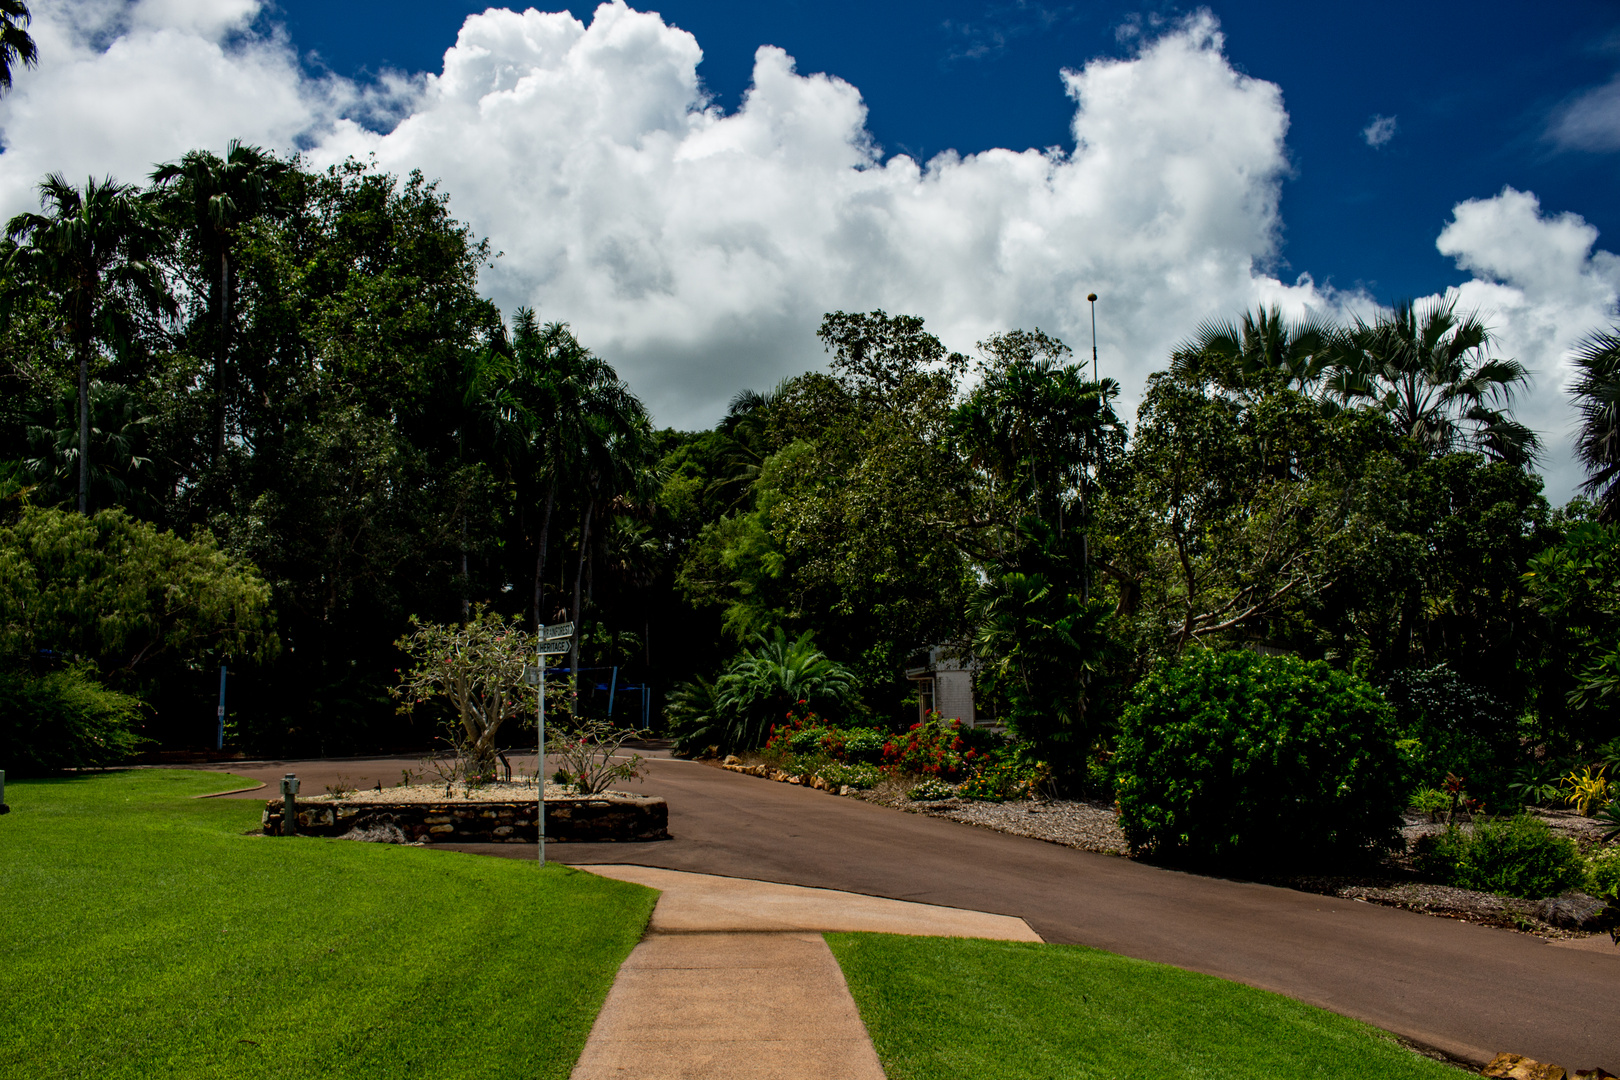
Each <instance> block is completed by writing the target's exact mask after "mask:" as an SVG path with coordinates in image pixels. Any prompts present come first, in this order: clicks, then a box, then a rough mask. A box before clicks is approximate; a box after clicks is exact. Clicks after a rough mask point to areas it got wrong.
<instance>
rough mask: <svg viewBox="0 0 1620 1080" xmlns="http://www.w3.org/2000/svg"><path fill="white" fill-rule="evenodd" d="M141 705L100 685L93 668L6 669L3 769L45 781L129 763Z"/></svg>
mask: <svg viewBox="0 0 1620 1080" xmlns="http://www.w3.org/2000/svg"><path fill="white" fill-rule="evenodd" d="M140 710H141V703H140V701H139V699H137V698H133V697H130V696H129V695H128V694H120V693H119V692H118V691H116V690H109V689H107V688H106V687H105V686H102V685H101V683H99V682H97V681H96V678H95V674H94V669H93V668H92V667H91V666H90V665H88V664H84V665H79V666H75V667H67V668H62V669H60V670H58V671H52V672H49V673H47V674H44V675H34V674H31V673H30V672H28V671H25V670H20V669H10V670H7V669H0V769H5V770H6V772H8V773H10V774H11V775H13V776H40V775H45V774H49V773H54V772H60V771H61V770H63V769H99V768H105V767H106V766H108V765H116V764H118V763H119V762H122V761H124V760H126V759H127V758H128V757H129V756H130V755H131V754H132V753H134V752H135V750H136V748H137V747H138V746H139V745H140V743H141V742H142V739H141V738H140V737H139V736H138V735H136V734H135V730H134V729H135V727H136V726H137V724H138V723H139V721H140Z"/></svg>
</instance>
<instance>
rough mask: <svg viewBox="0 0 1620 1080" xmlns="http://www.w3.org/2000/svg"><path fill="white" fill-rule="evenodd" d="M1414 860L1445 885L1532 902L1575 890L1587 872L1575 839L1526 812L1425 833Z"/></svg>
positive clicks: (1422, 869)
mask: <svg viewBox="0 0 1620 1080" xmlns="http://www.w3.org/2000/svg"><path fill="white" fill-rule="evenodd" d="M1415 862H1416V863H1417V867H1418V869H1419V870H1420V871H1421V872H1422V873H1424V874H1427V875H1428V876H1430V877H1432V878H1434V879H1436V880H1438V881H1440V882H1442V883H1443V884H1446V885H1455V886H1456V887H1457V888H1459V889H1477V890H1478V891H1480V892H1493V893H1502V894H1504V895H1507V896H1520V897H1524V898H1525V899H1528V900H1539V899H1540V898H1542V897H1544V896H1556V895H1558V894H1559V893H1561V892H1564V891H1565V890H1566V889H1573V888H1577V887H1578V886H1579V885H1580V884H1581V882H1582V880H1583V879H1584V878H1585V876H1586V864H1585V862H1584V861H1583V860H1582V859H1581V853H1580V849H1579V848H1577V847H1576V846H1575V843H1574V841H1572V840H1566V839H1564V838H1563V837H1560V836H1555V835H1553V831H1552V830H1551V829H1550V828H1548V827H1547V823H1546V822H1545V821H1542V820H1541V819H1540V818H1535V817H1531V816H1529V815H1528V814H1518V815H1516V816H1514V817H1511V818H1500V819H1498V820H1496V821H1482V822H1480V823H1479V824H1477V825H1475V826H1474V828H1473V829H1471V830H1470V829H1464V828H1458V827H1452V828H1449V829H1447V830H1446V831H1445V832H1443V833H1438V834H1435V835H1432V836H1425V837H1421V838H1420V839H1419V840H1418V845H1417V852H1416V856H1415Z"/></svg>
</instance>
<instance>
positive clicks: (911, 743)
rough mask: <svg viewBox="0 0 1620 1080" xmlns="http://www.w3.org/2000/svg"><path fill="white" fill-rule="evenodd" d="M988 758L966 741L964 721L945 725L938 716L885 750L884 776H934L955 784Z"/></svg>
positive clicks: (950, 722) (893, 740)
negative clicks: (896, 774) (888, 773)
mask: <svg viewBox="0 0 1620 1080" xmlns="http://www.w3.org/2000/svg"><path fill="white" fill-rule="evenodd" d="M985 757H986V753H985V751H984V750H982V749H979V748H976V747H974V746H973V745H971V744H970V743H969V741H968V740H967V739H966V738H964V732H963V730H962V721H960V720H951V721H948V722H947V721H946V720H945V719H944V718H943V717H941V716H940V715H939V713H937V712H930V713H929V714H928V719H926V720H923V721H921V722H920V723H916V724H913V725H911V730H910V731H908V732H906V734H905V735H904V736H901V737H899V738H895V739H890V740H889V742H888V743H887V744H886V745H885V746H884V747H883V769H884V771H885V772H891V773H903V774H911V775H914V776H934V777H938V778H940V779H942V780H956V779H958V778H960V777H961V776H962V775H963V774H964V773H965V772H971V771H972V770H973V769H974V767H975V766H977V765H978V764H979V763H980V762H981V761H983V760H984V758H985Z"/></svg>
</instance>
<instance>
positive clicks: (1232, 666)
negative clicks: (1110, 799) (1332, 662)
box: [1112, 650, 1406, 866]
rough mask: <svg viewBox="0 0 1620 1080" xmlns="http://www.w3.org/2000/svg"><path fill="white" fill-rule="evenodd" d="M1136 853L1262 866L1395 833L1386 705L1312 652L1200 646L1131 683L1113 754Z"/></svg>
mask: <svg viewBox="0 0 1620 1080" xmlns="http://www.w3.org/2000/svg"><path fill="white" fill-rule="evenodd" d="M1112 764H1113V767H1114V774H1115V777H1116V780H1117V783H1118V792H1117V794H1118V799H1119V807H1120V826H1121V828H1122V829H1123V830H1124V833H1125V838H1126V840H1127V841H1128V842H1129V843H1130V845H1131V850H1132V852H1133V853H1135V854H1151V855H1153V856H1154V857H1156V858H1160V859H1166V860H1171V861H1183V862H1193V863H1207V862H1214V861H1217V860H1218V861H1221V862H1223V863H1236V864H1239V865H1252V866H1270V865H1277V864H1286V863H1300V862H1306V861H1311V860H1313V859H1315V858H1323V859H1326V858H1334V857H1341V856H1343V855H1345V854H1347V853H1359V852H1362V851H1365V850H1366V849H1367V848H1369V847H1372V846H1375V845H1381V846H1389V845H1392V844H1393V843H1394V839H1395V834H1396V829H1397V827H1398V826H1399V824H1400V810H1401V807H1402V805H1403V803H1404V799H1405V795H1406V789H1405V785H1404V782H1403V777H1402V772H1403V769H1402V766H1401V762H1400V758H1399V755H1398V754H1397V752H1396V750H1395V731H1394V725H1393V717H1392V715H1391V710H1390V709H1389V707H1388V706H1387V705H1386V704H1385V703H1384V701H1383V700H1382V699H1381V698H1380V697H1379V696H1378V693H1377V691H1375V690H1374V689H1373V688H1372V687H1371V686H1369V685H1368V684H1367V683H1365V682H1363V681H1362V680H1361V679H1358V678H1355V677H1353V676H1350V675H1346V674H1344V673H1342V672H1339V671H1335V670H1333V669H1332V668H1330V667H1328V666H1327V665H1326V664H1323V663H1321V662H1319V661H1312V662H1307V661H1304V660H1300V659H1298V658H1297V657H1292V656H1262V655H1260V654H1258V653H1254V652H1250V651H1247V650H1239V651H1233V652H1213V651H1208V650H1200V651H1197V652H1193V653H1190V654H1188V655H1186V656H1184V657H1183V658H1182V659H1181V661H1180V662H1179V663H1177V664H1175V665H1173V666H1170V667H1166V668H1163V669H1160V670H1159V671H1156V672H1155V673H1153V674H1152V675H1150V676H1148V678H1146V679H1144V680H1143V682H1142V684H1141V685H1140V686H1139V687H1138V688H1137V693H1136V697H1135V701H1134V702H1133V703H1132V704H1131V705H1130V707H1129V708H1127V709H1126V711H1125V715H1124V717H1123V723H1122V729H1121V733H1120V738H1119V745H1118V749H1117V751H1116V754H1115V757H1114V760H1113V762H1112Z"/></svg>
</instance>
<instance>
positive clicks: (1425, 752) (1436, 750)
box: [1384, 664, 1520, 806]
mask: <svg viewBox="0 0 1620 1080" xmlns="http://www.w3.org/2000/svg"><path fill="white" fill-rule="evenodd" d="M1384 695H1385V697H1386V698H1387V699H1388V701H1389V703H1390V705H1392V706H1393V707H1394V709H1395V726H1396V728H1397V729H1398V730H1399V731H1400V733H1401V735H1402V737H1403V739H1406V740H1411V741H1412V742H1413V743H1414V744H1415V745H1414V752H1413V753H1412V754H1411V756H1410V765H1411V769H1412V774H1411V776H1410V777H1409V779H1410V780H1411V782H1412V783H1413V784H1414V785H1415V786H1420V787H1433V788H1437V787H1439V786H1440V785H1441V782H1442V781H1443V780H1445V778H1446V774H1448V773H1451V774H1454V775H1457V776H1460V777H1462V778H1463V779H1464V780H1465V781H1466V782H1467V784H1468V790H1469V791H1470V792H1471V793H1472V794H1474V795H1477V796H1479V797H1480V798H1482V799H1484V801H1485V802H1486V803H1487V804H1489V805H1491V806H1497V805H1500V804H1501V803H1503V802H1505V801H1506V800H1507V798H1508V790H1507V785H1508V780H1509V778H1510V772H1509V765H1510V763H1511V762H1512V761H1513V759H1514V758H1515V757H1516V756H1517V755H1518V754H1519V752H1520V751H1519V740H1518V733H1517V731H1516V730H1515V729H1514V725H1513V715H1512V713H1511V712H1510V711H1509V710H1508V709H1507V707H1506V706H1504V705H1503V704H1502V703H1501V702H1499V701H1497V700H1496V699H1495V698H1494V697H1492V696H1491V695H1490V694H1489V693H1487V692H1486V691H1485V690H1484V689H1482V688H1481V687H1478V686H1475V685H1474V684H1472V683H1470V682H1467V681H1466V680H1464V679H1462V678H1461V677H1459V676H1458V675H1457V674H1456V673H1455V672H1453V671H1452V670H1451V669H1450V668H1448V667H1446V666H1445V665H1444V664H1441V665H1439V666H1438V667H1432V668H1428V669H1425V670H1421V671H1403V672H1401V673H1400V674H1398V675H1396V676H1395V677H1394V678H1393V679H1391V680H1390V683H1389V686H1388V687H1387V688H1386V689H1385V691H1384Z"/></svg>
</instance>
